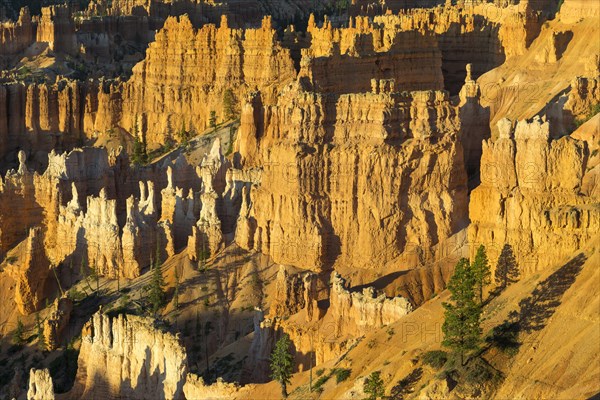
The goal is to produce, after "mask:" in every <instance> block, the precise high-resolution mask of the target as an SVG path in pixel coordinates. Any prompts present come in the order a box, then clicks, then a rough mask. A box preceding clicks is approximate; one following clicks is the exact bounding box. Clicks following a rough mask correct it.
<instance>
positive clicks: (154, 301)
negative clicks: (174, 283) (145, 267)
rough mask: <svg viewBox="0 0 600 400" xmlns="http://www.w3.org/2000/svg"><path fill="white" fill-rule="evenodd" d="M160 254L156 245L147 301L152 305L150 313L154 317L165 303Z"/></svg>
mask: <svg viewBox="0 0 600 400" xmlns="http://www.w3.org/2000/svg"><path fill="white" fill-rule="evenodd" d="M160 265H161V262H160V252H159V247H158V245H157V246H156V261H155V262H154V266H153V268H152V278H151V282H150V291H149V294H148V296H149V300H150V304H151V305H152V313H153V314H154V315H156V314H157V313H158V310H159V309H160V308H161V307H162V306H163V305H164V301H165V292H164V287H165V281H164V278H163V275H162V269H161V268H160Z"/></svg>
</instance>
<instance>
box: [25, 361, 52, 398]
mask: <svg viewBox="0 0 600 400" xmlns="http://www.w3.org/2000/svg"><path fill="white" fill-rule="evenodd" d="M54 398H55V396H54V385H53V384H52V378H51V377H50V372H49V371H48V369H35V368H32V369H31V370H30V371H29V390H28V391H27V400H54Z"/></svg>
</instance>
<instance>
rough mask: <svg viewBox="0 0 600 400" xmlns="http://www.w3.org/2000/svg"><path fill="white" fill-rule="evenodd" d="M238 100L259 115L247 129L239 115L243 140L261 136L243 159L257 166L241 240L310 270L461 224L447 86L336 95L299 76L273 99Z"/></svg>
mask: <svg viewBox="0 0 600 400" xmlns="http://www.w3.org/2000/svg"><path fill="white" fill-rule="evenodd" d="M252 104H255V103H252ZM244 110H247V111H244V112H248V113H250V112H252V113H262V115H263V116H262V117H261V119H260V121H262V122H260V123H259V124H258V126H255V127H254V128H252V129H251V130H250V132H245V129H246V127H249V126H248V125H244V124H242V126H241V129H240V141H246V140H248V141H249V142H253V141H256V142H257V147H258V149H259V153H254V154H253V153H246V154H244V153H242V154H241V158H242V159H244V160H245V167H252V166H263V171H262V176H261V184H260V186H259V187H257V188H256V189H255V190H254V189H253V190H252V191H251V192H250V196H251V199H250V203H251V204H252V210H251V212H250V213H247V215H244V216H242V217H241V218H248V220H247V221H241V223H240V221H238V226H240V228H239V229H240V233H241V229H244V230H245V231H246V232H244V233H245V234H246V233H247V236H244V237H241V238H240V237H236V242H237V243H238V244H240V245H248V244H250V243H251V244H252V247H251V248H253V249H255V250H257V251H261V252H264V253H266V254H269V255H271V257H273V259H274V260H275V261H276V262H279V263H282V264H291V265H295V266H298V267H301V268H304V269H311V270H314V271H317V270H320V269H327V268H330V267H331V266H332V265H333V264H335V263H343V264H345V265H352V266H353V267H358V268H373V267H375V266H380V265H382V263H385V262H386V261H389V260H391V259H393V258H395V257H397V256H398V255H400V254H401V253H402V252H404V251H406V250H407V249H409V248H413V249H414V248H415V247H423V248H428V247H430V246H431V245H433V244H435V243H436V242H437V241H438V240H442V239H444V238H446V237H449V236H450V235H451V234H452V233H454V232H457V231H458V230H460V228H461V227H462V226H464V225H462V224H463V223H464V222H462V221H464V218H465V217H466V212H467V199H466V174H465V171H464V164H463V151H462V146H461V144H460V142H458V141H457V133H458V131H459V129H460V121H459V120H458V118H457V110H456V108H454V107H453V106H452V105H451V104H450V102H449V99H448V98H447V94H444V93H443V92H429V91H426V92H411V93H360V94H349V95H342V96H340V97H339V99H337V101H336V100H335V99H333V98H331V97H330V96H324V95H320V94H318V93H314V92H306V91H303V90H302V89H301V88H300V87H299V85H297V86H292V87H290V88H289V89H288V90H287V91H286V92H285V95H282V96H281V97H280V100H279V103H278V105H277V106H271V107H264V106H261V108H259V109H258V110H252V108H251V107H250V108H244ZM242 120H244V116H243V115H242ZM249 128H250V127H249ZM358 143H360V146H359V145H358ZM250 147H251V146H245V145H243V143H240V147H239V148H240V150H241V149H243V148H250ZM275 149H277V151H275ZM418 154H424V155H425V156H424V157H418V156H417V155H418ZM408 182H410V183H411V187H410V189H409V188H408V187H406V185H408ZM425 188H426V189H425ZM442 210H443V211H442ZM245 214H246V213H245ZM352 221H356V223H353V222H352ZM242 227H243V228H242ZM249 227H251V229H249Z"/></svg>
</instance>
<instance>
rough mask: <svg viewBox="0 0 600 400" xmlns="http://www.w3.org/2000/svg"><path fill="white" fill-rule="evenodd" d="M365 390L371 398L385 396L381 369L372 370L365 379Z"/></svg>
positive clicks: (373, 399)
mask: <svg viewBox="0 0 600 400" xmlns="http://www.w3.org/2000/svg"><path fill="white" fill-rule="evenodd" d="M363 391H364V392H365V394H366V395H368V397H367V399H369V400H377V399H380V398H383V396H384V395H385V386H384V384H383V379H381V372H380V371H374V372H372V373H371V375H369V377H368V378H367V379H365V383H364V385H363Z"/></svg>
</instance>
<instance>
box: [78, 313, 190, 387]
mask: <svg viewBox="0 0 600 400" xmlns="http://www.w3.org/2000/svg"><path fill="white" fill-rule="evenodd" d="M79 354H80V355H79V359H78V362H77V364H78V368H77V376H76V381H75V386H74V388H73V391H72V392H71V395H72V396H79V398H89V399H101V398H103V399H106V398H123V397H125V398H128V399H145V398H157V399H182V398H184V395H183V386H184V384H185V381H186V373H187V356H186V353H185V349H184V348H183V346H182V345H181V344H180V343H179V339H178V338H177V337H175V336H173V335H172V334H170V333H165V332H161V331H160V330H159V329H157V328H156V327H154V326H153V322H152V320H151V319H146V318H142V317H137V316H132V315H123V314H121V315H119V316H118V317H115V318H110V317H109V316H107V315H103V314H101V313H96V314H94V316H93V318H92V320H91V321H90V322H89V323H88V324H87V325H86V326H85V327H84V330H83V333H82V345H81V350H80V353H79Z"/></svg>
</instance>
